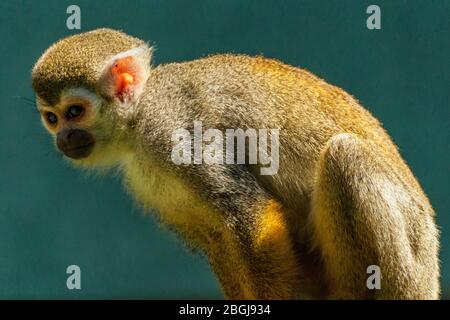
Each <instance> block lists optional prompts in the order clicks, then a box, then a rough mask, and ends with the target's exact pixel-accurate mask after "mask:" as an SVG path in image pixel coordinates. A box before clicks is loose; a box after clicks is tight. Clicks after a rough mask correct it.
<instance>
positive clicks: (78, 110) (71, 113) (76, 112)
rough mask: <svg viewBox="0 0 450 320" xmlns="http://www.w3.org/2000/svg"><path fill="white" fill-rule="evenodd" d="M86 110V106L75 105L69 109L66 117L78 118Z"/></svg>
mask: <svg viewBox="0 0 450 320" xmlns="http://www.w3.org/2000/svg"><path fill="white" fill-rule="evenodd" d="M83 111H84V108H83V107H82V106H80V105H73V106H70V107H69V109H67V112H66V117H67V119H74V118H78V117H79V116H80V115H81V114H82V113H83Z"/></svg>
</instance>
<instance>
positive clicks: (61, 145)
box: [56, 129, 95, 159]
mask: <svg viewBox="0 0 450 320" xmlns="http://www.w3.org/2000/svg"><path fill="white" fill-rule="evenodd" d="M94 143H95V140H94V137H93V136H92V134H90V133H89V132H88V131H86V130H83V129H63V130H61V131H59V132H58V134H57V136H56V145H57V146H58V149H59V150H60V151H61V152H63V153H64V154H65V155H66V156H68V157H69V158H72V159H81V158H85V157H87V156H89V154H90V153H91V152H92V148H93V147H94Z"/></svg>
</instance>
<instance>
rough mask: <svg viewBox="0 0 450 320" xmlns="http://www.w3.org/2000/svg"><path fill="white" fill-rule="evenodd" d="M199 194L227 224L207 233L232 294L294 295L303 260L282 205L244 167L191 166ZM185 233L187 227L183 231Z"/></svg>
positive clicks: (206, 245) (206, 247)
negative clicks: (298, 260)
mask: <svg viewBox="0 0 450 320" xmlns="http://www.w3.org/2000/svg"><path fill="white" fill-rule="evenodd" d="M187 170H189V172H188V173H186V172H185V173H184V176H185V177H187V176H191V177H194V176H195V177H197V179H196V185H198V186H201V187H200V189H199V190H198V191H199V194H201V195H203V198H205V197H206V198H207V203H212V204H213V205H214V206H215V208H216V212H215V213H219V214H220V215H221V217H220V218H221V219H222V221H223V223H220V225H221V227H220V228H218V229H216V230H211V231H210V232H208V233H206V234H207V236H206V237H202V239H201V242H200V243H199V247H200V248H201V249H202V250H203V251H204V252H205V254H206V256H207V257H208V260H209V262H210V263H211V265H212V268H213V271H214V272H215V274H216V275H217V277H218V279H219V281H220V284H221V286H222V289H223V290H224V293H225V296H226V298H229V299H292V298H295V297H296V296H297V288H298V278H299V275H298V264H297V260H296V255H295V253H294V249H293V247H292V241H291V237H290V234H289V231H288V226H287V224H286V220H285V213H284V212H283V208H282V206H281V205H280V204H279V203H278V202H276V201H275V200H274V199H273V198H272V197H271V196H270V195H269V194H267V193H266V192H265V191H264V190H263V189H262V188H261V187H260V186H259V184H258V183H257V182H256V180H255V177H254V176H253V175H252V174H251V173H249V172H248V171H247V170H246V169H245V167H244V166H238V165H232V166H220V165H217V166H216V165H211V166H191V167H189V168H187ZM181 232H183V231H181Z"/></svg>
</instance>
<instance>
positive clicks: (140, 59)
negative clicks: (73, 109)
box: [98, 46, 152, 104]
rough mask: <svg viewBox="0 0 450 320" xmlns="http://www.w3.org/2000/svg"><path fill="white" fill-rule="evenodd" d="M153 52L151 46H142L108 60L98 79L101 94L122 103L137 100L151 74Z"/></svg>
mask: <svg viewBox="0 0 450 320" xmlns="http://www.w3.org/2000/svg"><path fill="white" fill-rule="evenodd" d="M151 54H152V49H151V47H148V46H141V47H138V48H134V49H131V50H128V51H124V52H121V53H119V54H117V55H115V56H114V57H112V58H111V59H110V60H108V61H107V63H106V66H105V67H104V68H103V71H102V73H101V76H100V79H99V81H98V90H99V92H100V94H101V95H102V96H103V97H105V98H106V99H107V100H109V101H114V100H115V101H118V102H119V103H121V104H124V103H130V102H131V103H132V102H135V101H137V100H138V99H139V97H140V96H141V94H142V91H143V90H144V87H145V83H146V82H147V79H148V77H149V74H150V59H151Z"/></svg>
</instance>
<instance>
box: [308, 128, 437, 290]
mask: <svg viewBox="0 0 450 320" xmlns="http://www.w3.org/2000/svg"><path fill="white" fill-rule="evenodd" d="M419 197H420V195H418V194H417V193H415V191H414V189H413V187H411V186H410V185H409V186H408V185H407V184H406V183H405V180H404V179H403V176H402V173H401V171H398V170H396V168H393V167H392V166H391V165H390V163H388V159H387V158H386V157H383V155H382V150H381V149H379V148H378V147H377V146H376V145H375V144H372V143H370V142H368V141H366V140H363V139H360V138H358V137H356V136H355V135H350V134H339V135H336V136H334V137H333V138H332V139H331V140H330V141H329V143H328V145H327V147H326V148H325V150H324V151H323V152H322V154H321V158H320V162H319V165H318V169H317V173H316V182H315V188H314V193H313V203H312V212H311V216H310V218H311V223H312V228H313V233H314V242H315V245H316V246H317V247H318V248H319V250H320V251H321V252H322V255H323V260H324V264H325V270H326V277H327V278H328V283H329V289H330V293H329V294H330V298H351V299H354V298H356V299H361V298H363V299H364V298H381V299H435V298H438V295H439V283H438V274H439V266H438V265H437V263H436V260H435V259H434V257H435V256H436V254H437V250H438V244H437V230H436V229H435V227H434V223H433V213H432V209H431V207H429V206H428V207H427V206H426V205H424V202H423V201H422V199H420V198H419ZM420 203H421V204H420ZM425 203H426V202H425ZM370 265H377V266H379V268H380V271H381V289H380V290H369V289H368V288H367V286H366V280H367V278H368V274H367V273H366V270H367V267H368V266H370Z"/></svg>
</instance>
